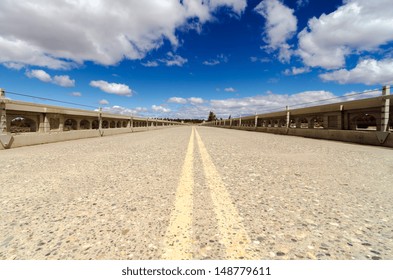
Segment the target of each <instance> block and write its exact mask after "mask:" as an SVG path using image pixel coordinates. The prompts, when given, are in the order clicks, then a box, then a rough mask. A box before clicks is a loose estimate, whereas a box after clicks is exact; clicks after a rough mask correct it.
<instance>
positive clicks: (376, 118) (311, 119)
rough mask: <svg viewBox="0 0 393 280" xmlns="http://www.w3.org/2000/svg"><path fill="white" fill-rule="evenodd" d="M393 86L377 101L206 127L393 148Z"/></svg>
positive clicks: (218, 122)
mask: <svg viewBox="0 0 393 280" xmlns="http://www.w3.org/2000/svg"><path fill="white" fill-rule="evenodd" d="M392 98H393V96H392V95H390V86H384V87H383V89H382V94H381V95H380V96H378V97H373V98H367V99H361V100H353V101H346V102H341V103H334V104H326V105H319V106H313V107H308V108H300V109H290V108H289V107H286V110H285V111H280V112H273V113H267V114H255V115H253V116H246V117H239V118H231V119H221V120H215V121H212V122H206V123H204V124H203V125H206V126H213V127H222V128H230V129H241V130H249V131H258V132H268V133H274V134H283V135H294V136H302V137H309V138H317V139H328V140H338V141H345V142H353V143H360V144H368V145H378V146H386V147H393V136H392V131H393V103H392V102H391V99H392Z"/></svg>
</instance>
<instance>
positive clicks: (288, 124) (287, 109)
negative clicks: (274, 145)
mask: <svg viewBox="0 0 393 280" xmlns="http://www.w3.org/2000/svg"><path fill="white" fill-rule="evenodd" d="M285 109H286V111H287V125H286V126H287V128H289V127H290V126H291V113H290V112H289V107H288V106H287V107H286V108H285Z"/></svg>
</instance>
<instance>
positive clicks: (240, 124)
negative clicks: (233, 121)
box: [239, 117, 242, 126]
mask: <svg viewBox="0 0 393 280" xmlns="http://www.w3.org/2000/svg"><path fill="white" fill-rule="evenodd" d="M239 126H242V117H240V118H239Z"/></svg>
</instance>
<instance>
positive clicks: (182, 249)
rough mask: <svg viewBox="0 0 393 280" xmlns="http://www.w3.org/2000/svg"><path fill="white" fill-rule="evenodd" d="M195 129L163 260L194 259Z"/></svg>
mask: <svg viewBox="0 0 393 280" xmlns="http://www.w3.org/2000/svg"><path fill="white" fill-rule="evenodd" d="M193 162H194V128H192V130H191V136H190V141H189V143H188V147H187V153H186V157H185V159H184V164H183V168H182V172H181V177H180V181H179V185H178V187H177V191H176V198H175V209H174V210H173V211H172V214H171V218H170V222H169V226H168V230H167V233H166V236H165V241H164V246H165V247H164V251H163V255H162V259H164V260H165V259H166V260H189V259H192V251H191V245H192V239H191V236H192V208H193V186H194V177H193V171H194V166H193Z"/></svg>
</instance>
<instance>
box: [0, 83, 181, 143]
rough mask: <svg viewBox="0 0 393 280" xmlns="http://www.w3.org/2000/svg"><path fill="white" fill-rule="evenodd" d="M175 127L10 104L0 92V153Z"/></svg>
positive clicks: (98, 113) (168, 123)
mask: <svg viewBox="0 0 393 280" xmlns="http://www.w3.org/2000/svg"><path fill="white" fill-rule="evenodd" d="M175 125H182V123H179V122H173V121H167V120H159V119H152V118H142V117H133V116H126V115H117V114H110V113H105V112H102V110H101V109H100V110H98V111H90V110H80V109H73V108H65V107H58V106H49V105H44V104H36V103H29V102H22V101H15V100H10V99H7V98H6V97H5V92H4V90H2V89H0V150H2V149H8V148H11V147H21V146H28V145H36V144H44V143H51V142H58V141H65V140H74V139H81V138H90V137H102V136H107V135H115V134H120V133H129V132H136V131H145V130H149V129H157V128H164V127H172V126H175Z"/></svg>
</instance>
